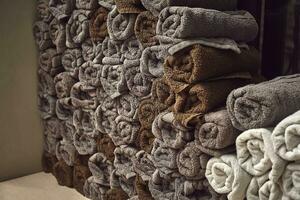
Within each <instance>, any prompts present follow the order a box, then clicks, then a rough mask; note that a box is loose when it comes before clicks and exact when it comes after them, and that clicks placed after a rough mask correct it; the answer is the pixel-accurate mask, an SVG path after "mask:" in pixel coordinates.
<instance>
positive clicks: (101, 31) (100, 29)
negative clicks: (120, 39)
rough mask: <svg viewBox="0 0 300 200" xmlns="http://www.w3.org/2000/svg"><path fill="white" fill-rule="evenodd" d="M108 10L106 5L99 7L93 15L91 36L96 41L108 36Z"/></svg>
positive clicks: (90, 25) (90, 28) (90, 24)
mask: <svg viewBox="0 0 300 200" xmlns="http://www.w3.org/2000/svg"><path fill="white" fill-rule="evenodd" d="M108 12H109V11H108V10H107V9H106V8H104V7H99V8H98V10H96V12H95V13H94V14H93V15H92V18H91V20H90V23H89V30H90V36H91V39H92V41H93V42H94V43H98V42H102V41H103V40H104V39H105V37H106V36H108V32H107V25H106V21H107V15H108Z"/></svg>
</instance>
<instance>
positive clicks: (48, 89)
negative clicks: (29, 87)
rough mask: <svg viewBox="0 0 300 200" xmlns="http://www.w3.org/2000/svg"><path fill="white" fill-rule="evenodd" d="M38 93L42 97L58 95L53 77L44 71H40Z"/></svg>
mask: <svg viewBox="0 0 300 200" xmlns="http://www.w3.org/2000/svg"><path fill="white" fill-rule="evenodd" d="M38 80H39V83H38V89H39V90H38V92H39V94H41V95H46V94H48V95H52V96H55V95H56V91H55V85H54V80H53V77H52V76H51V75H50V74H49V73H47V72H45V71H44V70H42V69H39V70H38Z"/></svg>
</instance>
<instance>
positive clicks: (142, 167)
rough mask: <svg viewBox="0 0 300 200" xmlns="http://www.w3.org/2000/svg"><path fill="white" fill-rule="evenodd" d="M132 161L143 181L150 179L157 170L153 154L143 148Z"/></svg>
mask: <svg viewBox="0 0 300 200" xmlns="http://www.w3.org/2000/svg"><path fill="white" fill-rule="evenodd" d="M132 162H133V167H134V171H135V172H136V173H137V174H138V175H139V176H140V177H141V178H142V179H143V181H150V180H151V176H152V174H153V173H154V171H155V170H156V168H155V166H154V163H153V159H152V157H151V155H150V154H148V153H147V152H145V151H143V150H141V151H139V152H137V153H136V155H135V157H134V158H133V159H132Z"/></svg>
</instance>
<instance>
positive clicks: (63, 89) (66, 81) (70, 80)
mask: <svg viewBox="0 0 300 200" xmlns="http://www.w3.org/2000/svg"><path fill="white" fill-rule="evenodd" d="M75 77H76V76H74V75H73V74H72V73H71V72H62V73H60V74H58V75H57V76H55V78H54V83H55V91H56V95H57V97H58V98H66V97H69V96H70V91H71V89H72V87H73V85H74V84H75V83H76V82H77V81H78V80H76V78H75Z"/></svg>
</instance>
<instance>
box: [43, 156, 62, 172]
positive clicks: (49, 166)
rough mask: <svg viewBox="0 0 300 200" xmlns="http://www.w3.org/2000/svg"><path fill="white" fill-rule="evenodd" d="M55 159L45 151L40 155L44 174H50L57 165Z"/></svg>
mask: <svg viewBox="0 0 300 200" xmlns="http://www.w3.org/2000/svg"><path fill="white" fill-rule="evenodd" d="M57 162H58V161H57V158H56V156H55V155H52V154H50V153H48V152H46V151H44V152H43V155H42V168H43V171H44V172H46V173H52V172H53V167H54V165H55V164H56V163H57Z"/></svg>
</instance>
